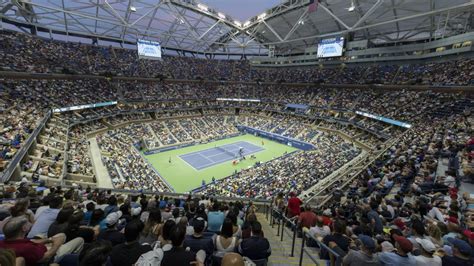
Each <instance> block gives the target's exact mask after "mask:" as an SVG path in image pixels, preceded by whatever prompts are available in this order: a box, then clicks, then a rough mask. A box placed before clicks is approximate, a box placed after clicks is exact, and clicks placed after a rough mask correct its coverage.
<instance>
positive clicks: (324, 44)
mask: <svg viewBox="0 0 474 266" xmlns="http://www.w3.org/2000/svg"><path fill="white" fill-rule="evenodd" d="M343 48H344V37H337V38H331V39H324V40H321V41H320V42H319V44H318V57H336V56H342V51H343Z"/></svg>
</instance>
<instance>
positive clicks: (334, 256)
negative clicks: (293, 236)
mask: <svg viewBox="0 0 474 266" xmlns="http://www.w3.org/2000/svg"><path fill="white" fill-rule="evenodd" d="M309 239H311V240H313V241H314V242H315V243H317V244H318V246H319V248H320V250H326V251H327V252H328V254H329V258H330V260H331V265H333V266H340V265H342V257H341V256H340V255H339V254H338V253H337V252H335V251H334V250H332V249H331V248H330V247H328V246H327V245H325V244H324V243H322V242H321V241H319V240H318V239H316V238H315V237H314V236H312V235H311V234H309V233H308V232H303V239H302V240H301V251H300V261H299V265H300V266H301V265H303V258H304V254H305V253H306V255H308V258H309V259H310V260H311V261H312V262H313V263H315V264H316V265H319V262H318V259H319V258H316V257H314V256H313V254H312V253H314V252H315V251H314V249H310V248H308V247H305V244H306V243H307V241H308V240H309Z"/></svg>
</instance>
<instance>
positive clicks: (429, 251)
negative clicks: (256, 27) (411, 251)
mask: <svg viewBox="0 0 474 266" xmlns="http://www.w3.org/2000/svg"><path fill="white" fill-rule="evenodd" d="M415 241H416V243H418V245H420V251H421V254H420V255H419V256H415V257H414V258H415V260H416V265H418V266H424V265H432V266H441V264H442V263H441V258H440V257H438V256H436V255H433V254H434V252H435V251H436V246H435V245H434V244H433V242H431V241H430V240H428V239H422V238H416V239H415Z"/></svg>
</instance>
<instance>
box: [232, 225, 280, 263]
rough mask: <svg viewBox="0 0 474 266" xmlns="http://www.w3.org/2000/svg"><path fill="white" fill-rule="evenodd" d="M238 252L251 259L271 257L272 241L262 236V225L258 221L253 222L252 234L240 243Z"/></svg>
mask: <svg viewBox="0 0 474 266" xmlns="http://www.w3.org/2000/svg"><path fill="white" fill-rule="evenodd" d="M238 252H239V253H240V254H241V255H242V256H245V257H248V258H249V259H251V260H261V259H267V258H268V257H270V255H271V253H272V250H271V247H270V243H269V242H268V240H267V239H266V238H264V237H262V225H261V224H260V223H259V222H258V221H256V222H254V223H252V235H251V236H250V238H247V239H244V240H243V241H242V242H241V243H240V245H239V247H238Z"/></svg>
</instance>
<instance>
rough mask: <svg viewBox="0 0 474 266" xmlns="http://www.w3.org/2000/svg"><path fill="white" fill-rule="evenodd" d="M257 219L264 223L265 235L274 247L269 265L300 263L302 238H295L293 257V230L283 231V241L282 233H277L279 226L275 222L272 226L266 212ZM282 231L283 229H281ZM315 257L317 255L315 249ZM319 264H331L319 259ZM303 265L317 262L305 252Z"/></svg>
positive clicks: (280, 265) (281, 265) (283, 265)
mask: <svg viewBox="0 0 474 266" xmlns="http://www.w3.org/2000/svg"><path fill="white" fill-rule="evenodd" d="M257 219H258V220H259V221H260V222H261V223H262V229H263V233H264V235H265V237H266V238H267V239H268V241H269V242H270V246H271V248H272V255H271V256H270V258H269V261H268V266H285V265H299V261H300V251H301V241H302V239H301V238H298V237H296V238H295V250H294V254H293V257H291V256H290V255H291V245H292V242H293V232H292V231H291V230H290V229H289V228H285V229H284V232H283V234H284V235H283V241H280V239H281V237H280V234H278V235H277V231H278V226H277V225H276V224H275V225H274V226H273V228H272V226H270V221H269V220H267V219H266V217H265V214H260V213H259V214H257ZM280 233H281V231H280ZM312 256H313V257H316V256H317V251H316V249H315V251H314V254H312ZM317 262H318V264H319V265H329V264H328V261H326V260H318V261H317ZM302 265H308V266H309V265H315V263H314V262H313V261H312V260H311V259H310V258H309V257H308V255H307V254H306V253H305V254H304V256H303V264H302Z"/></svg>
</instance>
